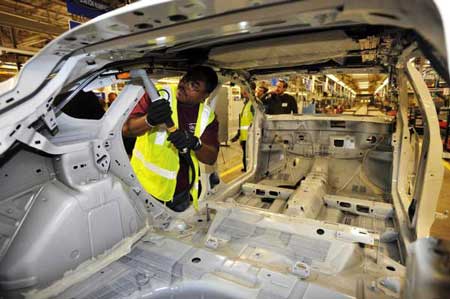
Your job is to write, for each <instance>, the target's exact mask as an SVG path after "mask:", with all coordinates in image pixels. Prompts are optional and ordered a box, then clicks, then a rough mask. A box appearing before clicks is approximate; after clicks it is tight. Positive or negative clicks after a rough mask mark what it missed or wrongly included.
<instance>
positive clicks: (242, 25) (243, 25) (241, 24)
mask: <svg viewBox="0 0 450 299" xmlns="http://www.w3.org/2000/svg"><path fill="white" fill-rule="evenodd" d="M239 29H241V30H246V29H248V22H247V21H242V22H239Z"/></svg>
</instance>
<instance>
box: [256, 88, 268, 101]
mask: <svg viewBox="0 0 450 299" xmlns="http://www.w3.org/2000/svg"><path fill="white" fill-rule="evenodd" d="M267 91H268V89H267V88H266V87H264V86H258V87H257V88H256V90H255V96H256V97H257V98H258V99H260V98H261V97H262V96H263V95H264V94H265V93H266V92H267Z"/></svg>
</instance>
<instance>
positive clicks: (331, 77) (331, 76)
mask: <svg viewBox="0 0 450 299" xmlns="http://www.w3.org/2000/svg"><path fill="white" fill-rule="evenodd" d="M326 76H327V78H329V79H331V80H333V81H334V82H336V83H337V84H339V85H340V86H342V87H344V88H346V89H348V90H350V92H351V93H352V94H353V95H356V92H355V91H354V90H353V89H352V88H350V87H349V86H348V85H347V84H345V83H344V82H342V81H341V80H339V79H338V78H337V77H336V76H334V75H326Z"/></svg>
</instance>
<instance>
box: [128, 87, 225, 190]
mask: <svg viewBox="0 0 450 299" xmlns="http://www.w3.org/2000/svg"><path fill="white" fill-rule="evenodd" d="M149 106H151V102H150V99H149V97H148V96H147V94H145V95H144V96H143V97H142V98H141V99H140V100H139V102H138V103H137V105H136V107H134V109H133V112H131V114H130V117H132V118H135V117H140V116H143V115H145V114H147V110H148V108H149ZM198 108H199V104H197V105H189V104H184V103H181V102H178V103H177V110H178V127H179V128H180V129H183V130H186V131H189V132H191V133H192V134H194V131H195V124H196V123H197V116H198ZM218 132H219V122H218V121H217V118H216V117H214V120H213V121H212V122H211V123H210V124H209V125H208V126H207V127H206V129H205V131H204V132H203V134H202V135H201V136H200V140H201V141H202V143H204V144H208V145H211V146H214V147H215V148H216V149H219V137H218V135H219V134H218ZM187 188H189V165H188V164H187V163H186V162H185V161H184V159H182V158H181V157H180V169H179V170H178V174H177V186H176V188H175V194H178V193H180V192H182V191H184V190H186V189H187Z"/></svg>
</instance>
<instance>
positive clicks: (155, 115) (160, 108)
mask: <svg viewBox="0 0 450 299" xmlns="http://www.w3.org/2000/svg"><path fill="white" fill-rule="evenodd" d="M149 106H150V108H148V107H147V114H145V115H142V116H136V117H130V118H128V119H127V121H126V122H125V125H124V126H123V128H122V134H123V135H124V136H126V137H137V136H141V135H143V134H145V132H147V131H148V130H150V129H151V128H152V127H154V126H157V125H160V124H163V123H166V122H167V120H168V119H170V117H171V115H172V110H171V108H170V103H169V102H168V101H166V100H157V101H155V102H152V103H151V105H149Z"/></svg>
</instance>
